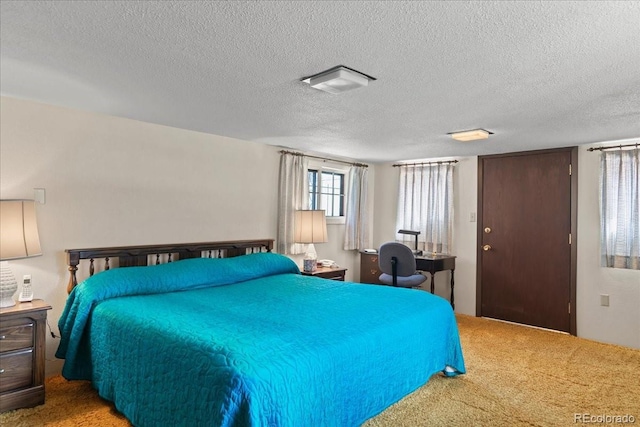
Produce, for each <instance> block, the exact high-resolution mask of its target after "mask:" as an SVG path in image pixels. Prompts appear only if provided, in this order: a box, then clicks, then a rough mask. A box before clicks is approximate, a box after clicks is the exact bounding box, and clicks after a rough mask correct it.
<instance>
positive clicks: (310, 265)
mask: <svg viewBox="0 0 640 427" xmlns="http://www.w3.org/2000/svg"><path fill="white" fill-rule="evenodd" d="M317 269H318V254H316V248H315V246H313V243H309V246H307V252H306V253H305V254H304V259H303V260H302V270H303V271H304V272H305V273H313V272H314V271H316V270H317Z"/></svg>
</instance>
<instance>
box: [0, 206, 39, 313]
mask: <svg viewBox="0 0 640 427" xmlns="http://www.w3.org/2000/svg"><path fill="white" fill-rule="evenodd" d="M38 255H42V251H41V250H40V238H39V237H38V225H37V223H36V206H35V202H34V201H33V200H0V308H4V307H11V306H14V305H15V304H16V303H15V301H14V300H13V294H15V293H16V290H17V289H18V283H17V282H16V279H15V278H14V277H13V273H12V272H11V268H9V263H8V262H7V261H8V260H12V259H22V258H30V257H33V256H38Z"/></svg>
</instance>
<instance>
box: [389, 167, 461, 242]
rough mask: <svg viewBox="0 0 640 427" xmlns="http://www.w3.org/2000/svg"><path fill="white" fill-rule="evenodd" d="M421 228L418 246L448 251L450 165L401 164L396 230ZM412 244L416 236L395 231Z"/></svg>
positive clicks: (397, 237) (450, 189) (451, 197)
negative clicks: (419, 244)
mask: <svg viewBox="0 0 640 427" xmlns="http://www.w3.org/2000/svg"><path fill="white" fill-rule="evenodd" d="M400 229H405V230H414V231H420V232H421V234H420V235H419V236H418V242H420V243H422V245H421V246H419V247H418V249H422V250H424V251H425V252H438V253H445V254H448V253H450V251H451V243H452V234H453V165H452V164H450V163H446V164H425V165H408V166H401V167H400V186H399V191H398V216H397V219H396V230H400ZM396 240H399V241H402V242H404V243H405V244H407V245H409V246H410V247H411V248H413V245H414V243H415V237H413V236H407V235H404V234H397V235H396Z"/></svg>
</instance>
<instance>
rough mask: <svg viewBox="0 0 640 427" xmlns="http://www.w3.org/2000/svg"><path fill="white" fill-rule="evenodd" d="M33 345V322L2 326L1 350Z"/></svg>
mask: <svg viewBox="0 0 640 427" xmlns="http://www.w3.org/2000/svg"><path fill="white" fill-rule="evenodd" d="M28 347H33V322H28V323H25V324H22V325H17V326H10V327H8V328H0V352H2V353H4V352H6V351H11V350H19V349H21V348H28Z"/></svg>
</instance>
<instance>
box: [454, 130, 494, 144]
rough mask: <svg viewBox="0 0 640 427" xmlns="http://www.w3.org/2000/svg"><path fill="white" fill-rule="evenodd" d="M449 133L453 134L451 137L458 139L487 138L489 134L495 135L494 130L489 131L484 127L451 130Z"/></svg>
mask: <svg viewBox="0 0 640 427" xmlns="http://www.w3.org/2000/svg"><path fill="white" fill-rule="evenodd" d="M447 135H451V138H453V139H455V140H456V141H465V142H466V141H475V140H476V139H487V138H489V135H493V132H489V131H488V130H484V129H473V130H465V131H462V132H450V133H448V134H447Z"/></svg>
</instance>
